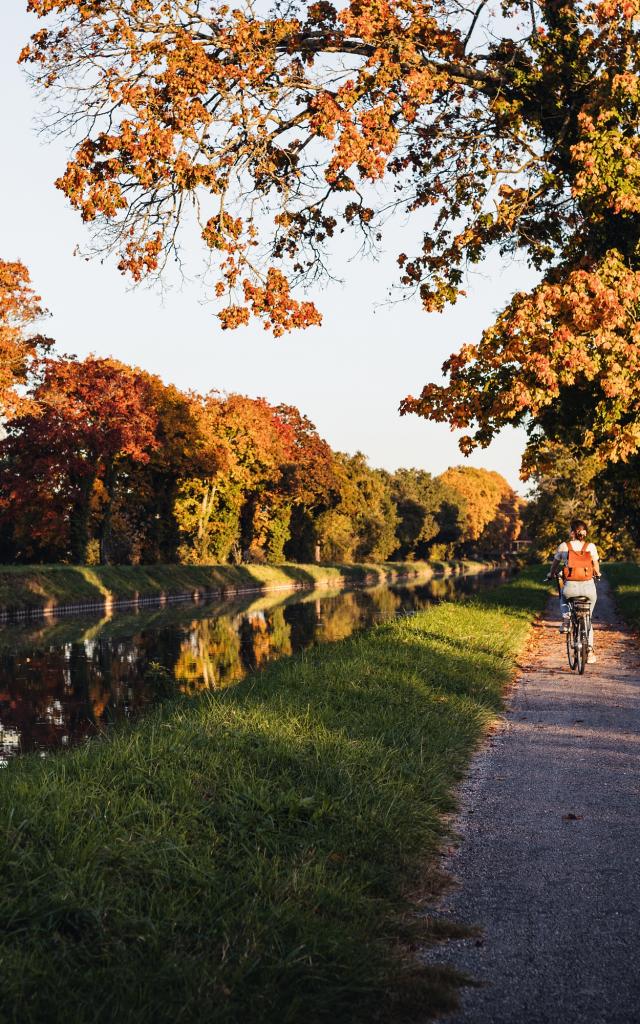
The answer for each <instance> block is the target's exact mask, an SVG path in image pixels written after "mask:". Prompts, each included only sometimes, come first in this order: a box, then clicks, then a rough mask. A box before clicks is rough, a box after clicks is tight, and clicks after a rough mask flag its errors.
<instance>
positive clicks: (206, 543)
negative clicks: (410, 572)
mask: <svg viewBox="0 0 640 1024" xmlns="http://www.w3.org/2000/svg"><path fill="white" fill-rule="evenodd" d="M0 304H1V306H2V310H3V326H2V327H0V344H1V345H2V349H3V352H4V354H5V356H6V361H5V365H6V366H8V367H13V372H12V373H11V374H10V375H7V377H6V378H5V381H4V391H3V405H4V409H5V415H6V416H7V418H8V422H7V424H6V433H5V436H4V438H3V439H2V440H1V441H0V536H1V537H2V541H1V544H2V548H1V553H0V557H1V558H2V559H3V560H5V561H47V562H66V561H75V562H86V561H90V562H95V561H98V560H100V561H112V562H118V563H129V562H134V563H137V562H147V563H149V562H156V561H162V562H170V561H174V560H181V561H185V562H210V561H216V562H224V561H238V560H240V559H243V558H249V559H251V560H261V561H270V562H281V561H283V560H284V559H291V560H294V561H302V562H305V561H306V562H308V561H312V560H313V559H314V558H315V557H316V556H317V555H318V554H319V555H320V556H321V557H322V559H323V560H325V561H336V562H350V561H354V560H356V561H367V560H369V561H384V560H386V559H388V558H393V557H395V558H402V559H412V558H429V557H433V558H443V557H450V556H460V555H477V556H482V557H495V556H499V555H501V554H502V553H504V552H505V551H508V550H509V549H510V548H511V545H512V542H513V540H515V539H516V538H517V537H518V535H519V532H520V528H521V522H520V514H519V513H520V506H521V504H522V502H521V501H520V499H519V498H518V497H517V495H516V494H515V493H514V491H513V490H512V489H511V487H510V486H509V485H508V483H507V482H506V480H504V478H503V477H501V476H500V475H499V474H498V473H492V472H488V471H487V470H481V469H472V468H469V467H462V468H454V469H450V470H447V472H445V473H443V474H442V475H441V476H439V477H435V478H434V477H433V476H432V475H431V474H429V473H428V472H425V471H423V470H417V469H400V470H398V471H397V472H396V473H388V472H385V471H384V470H379V469H373V468H371V467H370V466H369V465H368V464H367V460H366V458H365V457H364V455H362V454H360V453H358V454H356V455H353V456H349V455H344V454H342V453H340V452H334V451H332V449H331V448H330V446H329V445H328V444H327V442H326V441H324V440H323V439H322V438H321V437H320V436H319V434H318V433H317V431H316V429H315V427H314V425H313V424H312V423H311V422H310V421H309V420H308V419H307V417H306V416H304V415H303V414H302V413H301V412H299V411H298V409H296V408H295V407H293V406H285V405H279V406H272V405H270V404H269V403H268V402H266V401H265V400H264V399H252V398H247V397H245V396H243V395H228V396H223V395H220V394H209V395H204V396H203V395H198V394H195V393H188V394H187V393H184V392H182V391H180V390H179V389H178V388H176V387H174V386H173V385H166V384H164V383H163V382H162V381H161V380H160V379H159V378H158V377H156V376H152V375H151V374H149V373H146V372H144V371H143V370H140V369H136V368H133V367H131V366H127V365H125V364H124V363H121V362H117V361H115V360H113V359H98V358H88V359H85V360H83V361H79V360H74V359H69V358H67V357H65V358H58V357H56V356H55V355H54V354H53V348H52V343H51V342H50V341H49V340H48V339H46V338H44V337H42V336H39V335H35V334H33V332H32V328H33V323H34V321H35V320H37V319H39V318H41V316H42V312H43V311H42V310H41V308H40V307H39V304H38V300H37V298H36V297H35V295H34V293H33V291H32V289H31V287H30V282H29V277H28V273H27V271H26V269H25V268H24V267H23V266H22V265H21V264H18V263H13V264H10V263H6V262H0Z"/></svg>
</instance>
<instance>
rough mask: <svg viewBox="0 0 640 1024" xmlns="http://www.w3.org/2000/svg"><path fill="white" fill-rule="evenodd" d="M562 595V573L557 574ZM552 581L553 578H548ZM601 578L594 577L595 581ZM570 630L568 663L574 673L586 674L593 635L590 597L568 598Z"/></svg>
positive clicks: (567, 640) (567, 638) (568, 632)
mask: <svg viewBox="0 0 640 1024" xmlns="http://www.w3.org/2000/svg"><path fill="white" fill-rule="evenodd" d="M555 578H556V581H557V583H558V593H560V589H561V588H560V579H561V576H560V573H556V574H555ZM547 579H551V577H547ZM596 579H599V577H597V576H594V581H595V580H596ZM567 604H568V606H569V629H568V630H567V632H566V634H565V639H566V644H567V661H568V662H569V668H570V669H571V671H572V672H575V670H576V669H577V670H578V674H579V675H583V674H584V670H585V666H586V664H587V659H588V657H589V637H590V635H591V602H590V600H589V598H588V597H568V598H567Z"/></svg>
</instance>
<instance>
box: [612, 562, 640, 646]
mask: <svg viewBox="0 0 640 1024" xmlns="http://www.w3.org/2000/svg"><path fill="white" fill-rule="evenodd" d="M604 571H605V574H606V577H607V579H608V580H609V583H610V584H611V586H612V587H613V590H614V594H615V599H616V604H617V605H618V607H619V609H620V611H621V613H622V615H623V616H624V618H625V619H626V620H627V622H628V623H629V625H630V626H632V627H633V628H634V629H638V630H640V565H635V564H633V563H632V562H617V563H615V564H611V565H606V566H605V570H604Z"/></svg>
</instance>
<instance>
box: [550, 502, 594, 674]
mask: <svg viewBox="0 0 640 1024" xmlns="http://www.w3.org/2000/svg"><path fill="white" fill-rule="evenodd" d="M560 566H562V577H561V580H560V612H561V614H562V625H561V627H560V632H561V633H568V632H569V623H570V614H569V605H568V603H567V602H568V600H569V598H571V597H588V598H589V603H590V606H591V616H592V617H593V609H594V608H595V606H596V601H597V599H598V595H597V593H596V585H595V580H597V579H600V557H599V555H598V549H597V548H596V546H595V544H593V543H587V524H586V523H585V522H584V521H583V520H582V519H574V520H573V522H572V523H571V534H570V539H569V541H563V542H562V544H560V545H559V546H558V550H557V551H556V553H555V556H554V559H553V563H552V565H551V569H550V571H549V575H548V576H547V579H548V580H549V579H552V578H553V577H554V576H556V575H557V574H558V571H559V569H560ZM595 661H596V656H595V654H594V653H593V626H592V627H591V629H590V631H589V655H588V657H587V664H588V665H592V664H593V663H594V662H595Z"/></svg>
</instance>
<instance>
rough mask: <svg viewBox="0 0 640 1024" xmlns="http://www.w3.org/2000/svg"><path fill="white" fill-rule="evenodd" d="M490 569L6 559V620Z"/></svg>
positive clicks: (0, 581) (2, 571) (458, 563)
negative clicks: (50, 562) (13, 561)
mask: <svg viewBox="0 0 640 1024" xmlns="http://www.w3.org/2000/svg"><path fill="white" fill-rule="evenodd" d="M487 568H489V565H487V564H482V563H479V562H471V561H466V560H455V561H443V562H384V563H381V564H366V563H361V564H353V565H299V564H296V563H287V564H284V565H146V566H131V565H119V566H112V565H100V566H84V565H34V566H21V565H16V566H13V565H5V566H1V567H0V623H1V622H7V621H14V620H20V619H23V618H29V617H32V616H54V615H60V614H79V613H82V612H87V611H104V612H106V613H109V612H110V611H112V610H113V609H116V608H127V607H136V606H144V605H151V604H154V603H155V604H160V605H161V604H164V603H168V602H170V601H179V600H193V601H199V600H205V599H209V598H215V597H229V596H231V595H233V594H245V593H260V592H266V591H270V590H297V589H301V588H307V589H308V588H311V587H318V588H321V587H327V588H341V587H346V586H357V585H361V586H370V585H372V584H376V583H385V582H386V583H391V582H393V581H394V580H398V579H417V578H424V579H429V578H430V577H431V576H434V575H449V574H457V573H463V572H481V571H482V570H484V569H487Z"/></svg>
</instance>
